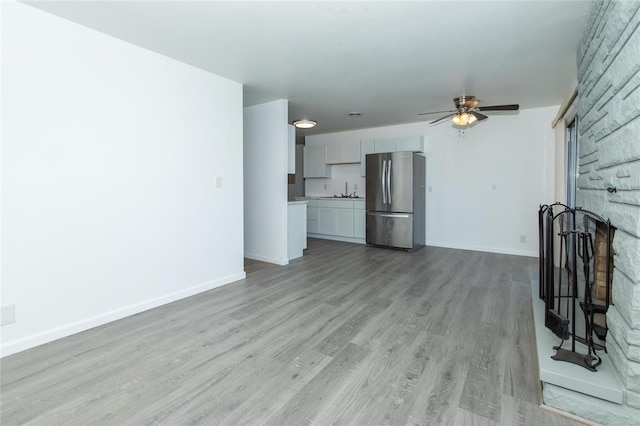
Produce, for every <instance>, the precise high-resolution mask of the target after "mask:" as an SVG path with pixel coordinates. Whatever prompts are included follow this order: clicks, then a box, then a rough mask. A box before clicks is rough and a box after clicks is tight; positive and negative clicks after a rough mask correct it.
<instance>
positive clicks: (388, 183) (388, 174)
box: [387, 159, 392, 204]
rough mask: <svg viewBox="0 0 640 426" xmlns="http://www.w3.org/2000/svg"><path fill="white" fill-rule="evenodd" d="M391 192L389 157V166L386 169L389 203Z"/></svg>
mask: <svg viewBox="0 0 640 426" xmlns="http://www.w3.org/2000/svg"><path fill="white" fill-rule="evenodd" d="M391 192H392V191H391V159H389V168H388V169H387V193H388V196H387V198H389V204H391Z"/></svg>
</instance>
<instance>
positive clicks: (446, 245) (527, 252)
mask: <svg viewBox="0 0 640 426" xmlns="http://www.w3.org/2000/svg"><path fill="white" fill-rule="evenodd" d="M425 245H427V246H431V247H443V248H452V249H459V250H471V251H484V252H487V253H498V254H512V255H515V256H527V257H538V252H537V251H535V250H513V249H503V248H496V247H485V246H470V245H467V244H449V243H441V242H436V241H427V242H426V243H425Z"/></svg>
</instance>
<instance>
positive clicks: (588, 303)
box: [538, 203, 615, 371]
mask: <svg viewBox="0 0 640 426" xmlns="http://www.w3.org/2000/svg"><path fill="white" fill-rule="evenodd" d="M538 226H539V239H540V241H539V243H540V245H539V250H540V264H539V274H540V287H539V296H540V298H541V299H542V300H544V302H545V326H546V327H547V328H549V329H550V330H551V331H552V332H553V333H554V334H555V335H556V336H557V337H559V338H560V339H561V342H560V344H559V345H557V346H554V349H555V350H556V354H555V355H554V356H552V357H551V358H553V359H554V360H557V361H566V362H571V363H573V364H577V365H580V366H582V367H584V368H586V369H588V370H590V371H596V367H597V366H598V365H600V363H601V362H602V360H601V358H600V357H599V356H598V354H597V352H596V351H598V350H604V351H605V352H606V346H605V340H606V335H607V326H606V312H607V310H608V308H609V304H610V300H611V299H610V291H611V267H612V265H613V262H612V259H611V239H612V235H613V232H614V231H615V228H614V227H613V226H611V223H610V221H609V220H605V219H603V218H602V217H600V216H598V215H596V214H595V213H593V212H590V211H587V210H584V209H582V208H570V207H568V206H566V205H564V204H561V203H554V204H550V205H542V206H540V209H539V211H538ZM601 231H604V232H601ZM602 234H604V236H602ZM594 238H595V247H596V248H599V251H600V252H601V251H602V249H603V248H604V251H605V255H606V261H605V262H604V271H601V270H600V271H598V270H596V262H595V259H596V256H595V250H594ZM555 246H557V247H558V251H559V255H558V256H555V253H554V250H555ZM600 263H602V262H599V263H598V265H597V266H599V267H600V269H602V267H601V266H602V265H600ZM603 273H604V275H603V278H604V281H605V283H606V285H605V289H604V298H601V297H594V295H595V296H602V295H600V294H599V293H598V290H599V288H598V287H597V285H596V280H595V278H596V276H600V275H602V274H603ZM578 310H579V311H580V312H581V313H582V315H581V318H580V319H581V320H582V321H581V322H583V323H584V325H583V326H582V325H580V326H579V325H578V321H577V320H578V318H577V315H579V313H578ZM567 341H569V343H570V347H569V348H565V347H563V346H564V344H565V342H567ZM576 342H578V343H581V344H582V345H583V346H584V348H586V353H584V349H583V350H582V351H579V350H578V348H576Z"/></svg>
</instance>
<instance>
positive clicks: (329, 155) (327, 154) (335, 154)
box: [324, 145, 344, 164]
mask: <svg viewBox="0 0 640 426" xmlns="http://www.w3.org/2000/svg"><path fill="white" fill-rule="evenodd" d="M342 151H343V149H342V146H341V145H325V146H324V159H325V163H326V164H340V163H344V161H343V160H344V159H343V157H344V155H343V152H342Z"/></svg>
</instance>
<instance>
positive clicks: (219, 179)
mask: <svg viewBox="0 0 640 426" xmlns="http://www.w3.org/2000/svg"><path fill="white" fill-rule="evenodd" d="M216 188H222V176H216Z"/></svg>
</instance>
